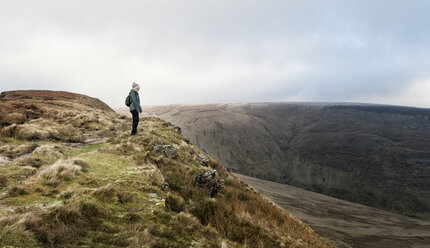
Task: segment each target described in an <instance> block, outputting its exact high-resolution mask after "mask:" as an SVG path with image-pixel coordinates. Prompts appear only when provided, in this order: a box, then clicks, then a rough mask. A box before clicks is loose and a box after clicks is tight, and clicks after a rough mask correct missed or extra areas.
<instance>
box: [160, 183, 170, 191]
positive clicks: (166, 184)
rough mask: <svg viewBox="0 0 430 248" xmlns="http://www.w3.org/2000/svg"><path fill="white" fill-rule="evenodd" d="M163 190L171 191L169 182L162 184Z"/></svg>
mask: <svg viewBox="0 0 430 248" xmlns="http://www.w3.org/2000/svg"><path fill="white" fill-rule="evenodd" d="M161 189H162V190H163V191H166V190H169V183H168V182H163V183H162V184H161Z"/></svg>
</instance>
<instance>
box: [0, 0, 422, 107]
mask: <svg viewBox="0 0 430 248" xmlns="http://www.w3.org/2000/svg"><path fill="white" fill-rule="evenodd" d="M429 24H430V1H426V0H423V1H419V0H399V1H396V0H380V1H378V0H370V1H365V0H355V1H353V0H351V1H347V0H338V1H334V0H333V1H331V0H324V1H321V0H318V1H317V0H316V1H308V0H297V1H288V0H280V1H272V0H264V1H263V0H260V1H252V0H241V1H237V0H226V1H224V0H213V1H212V0H193V1H186V0H185V1H179V0H170V1H167V0H151V1H138V0H136V1H128V0H117V1H113V0H110V1H109V0H97V1H95V0H85V1H80V0H73V1H61V0H51V1H44V0H38V1H34V0H28V1H23V0H14V1H11V0H0V91H5V90H16V89H19V90H23V89H50V90H65V91H72V92H77V93H82V94H86V95H89V96H93V97H97V98H99V99H101V100H103V101H105V102H106V103H108V104H109V105H110V106H111V107H114V108H116V107H122V106H124V99H125V97H126V96H127V94H128V91H129V90H130V87H131V83H132V82H133V81H136V82H138V83H139V84H140V85H141V98H142V103H143V105H160V104H174V103H184V104H189V103H207V102H261V101H330V102H331V101H336V102H337V101H346V102H370V103H385V104H396V105H410V106H418V107H425V108H430V31H429V30H430V29H429Z"/></svg>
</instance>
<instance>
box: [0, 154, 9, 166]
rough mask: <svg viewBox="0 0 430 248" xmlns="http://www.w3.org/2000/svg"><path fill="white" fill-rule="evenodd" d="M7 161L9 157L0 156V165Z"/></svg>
mask: <svg viewBox="0 0 430 248" xmlns="http://www.w3.org/2000/svg"><path fill="white" fill-rule="evenodd" d="M7 163H9V159H7V158H5V157H1V156H0V166H4V165H6V164H7Z"/></svg>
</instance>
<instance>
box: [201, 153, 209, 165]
mask: <svg viewBox="0 0 430 248" xmlns="http://www.w3.org/2000/svg"><path fill="white" fill-rule="evenodd" d="M199 159H200V165H203V166H206V167H208V165H209V164H208V163H209V159H208V158H207V157H206V156H205V155H203V154H199Z"/></svg>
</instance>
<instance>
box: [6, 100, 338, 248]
mask: <svg viewBox="0 0 430 248" xmlns="http://www.w3.org/2000/svg"><path fill="white" fill-rule="evenodd" d="M32 104H34V105H35V106H36V107H38V106H37V102H34V103H32ZM43 104H46V101H45V100H43ZM76 104H77V103H75V102H73V103H72V104H71V105H70V106H71V107H67V105H65V106H63V107H62V108H70V109H68V111H73V108H74V107H75V106H76ZM50 107H51V108H55V107H52V106H50ZM79 107H80V108H82V109H84V110H85V111H84V112H85V113H86V116H87V117H84V118H82V121H83V122H86V121H87V118H93V117H92V116H91V115H90V113H91V111H94V113H95V114H99V115H100V119H103V120H105V121H106V122H107V123H108V124H109V125H102V126H100V127H97V128H98V130H96V129H94V127H92V126H90V125H81V123H79V122H78V121H76V122H69V123H66V122H64V120H57V123H58V125H71V126H72V127H73V128H76V129H77V130H78V131H77V132H79V134H80V135H82V137H85V138H86V140H94V139H95V138H99V139H98V141H97V142H93V144H88V143H85V142H84V143H63V142H64V141H65V140H62V139H57V138H55V137H53V136H49V135H48V136H37V137H33V138H28V139H25V138H24V137H22V136H19V135H18V133H16V132H9V133H8V132H4V130H5V129H7V128H10V126H11V125H16V128H22V126H24V125H25V124H26V122H29V121H32V120H27V121H26V122H24V123H21V124H19V123H9V124H7V125H3V127H2V131H3V132H2V136H1V138H0V156H2V157H4V159H5V160H6V161H7V163H5V164H4V165H2V166H0V247H2V246H11V247H59V246H61V247H331V245H330V244H329V243H327V242H326V241H325V240H323V239H321V238H320V237H319V236H318V235H317V234H316V233H314V232H313V231H312V230H311V229H310V228H308V227H307V226H305V225H304V224H302V223H301V222H300V221H299V220H297V219H295V218H294V217H292V216H290V215H289V214H288V213H287V212H286V211H285V210H282V209H281V208H279V207H278V206H276V205H274V204H273V203H271V202H269V201H268V200H266V199H264V198H263V197H262V196H261V195H260V194H258V193H257V192H255V191H254V190H253V189H251V188H249V186H247V185H246V184H244V183H243V182H242V181H240V180H238V179H237V178H236V177H234V176H233V175H231V174H230V173H229V172H227V171H226V170H225V169H224V167H223V166H222V165H220V164H219V163H218V162H216V161H214V160H210V162H209V167H210V168H213V169H216V170H217V177H218V178H220V179H223V180H225V188H224V189H223V190H222V191H221V192H220V194H219V195H218V196H217V197H215V198H211V197H210V196H209V192H208V191H207V190H206V189H205V188H201V187H199V186H198V185H197V184H196V183H195V179H196V177H197V176H198V175H199V174H200V173H201V172H202V171H205V170H208V169H209V168H207V167H204V166H202V165H200V159H199V154H201V153H202V152H201V151H200V150H199V149H198V148H196V147H194V146H193V145H192V144H189V141H188V140H187V139H186V138H184V137H183V136H181V135H180V134H179V133H178V132H177V131H176V130H174V129H173V128H172V127H171V126H170V125H169V123H166V122H164V121H162V120H160V119H158V118H144V119H142V123H141V125H140V127H139V135H138V136H129V135H128V132H129V130H128V127H129V125H130V121H129V120H128V119H121V118H118V116H116V115H115V114H108V115H103V116H102V115H101V113H99V112H98V111H97V110H94V108H93V107H83V106H79ZM51 110H52V109H51ZM3 114H5V113H3ZM56 118H58V117H56ZM65 118H73V116H68V117H65ZM41 119H50V120H52V121H53V120H55V118H51V117H46V118H43V117H39V120H37V121H38V123H39V124H41V123H47V122H43V120H41ZM95 119H97V120H98V118H95ZM70 123H72V124H70ZM87 123H88V122H87ZM94 123H95V122H94ZM41 125H42V124H41ZM103 128H105V129H106V130H110V131H111V132H112V133H110V135H106V134H103V131H104V130H103ZM45 130H46V128H45ZM103 137H110V138H109V139H108V140H104V139H100V138H103ZM84 141H85V140H84ZM69 142H70V141H69ZM156 145H172V146H173V147H174V148H175V150H176V152H177V155H178V156H177V157H174V158H173V157H171V156H169V155H168V154H165V153H163V152H160V151H158V152H157V151H154V146H156ZM163 182H167V183H168V184H169V189H167V190H166V189H164V188H163V187H162V184H163Z"/></svg>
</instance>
